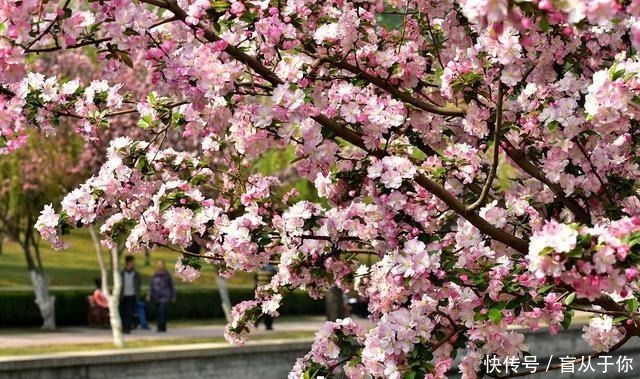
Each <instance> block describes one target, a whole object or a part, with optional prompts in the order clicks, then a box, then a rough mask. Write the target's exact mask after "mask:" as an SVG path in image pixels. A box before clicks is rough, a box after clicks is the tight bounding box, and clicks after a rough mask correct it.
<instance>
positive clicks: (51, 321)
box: [16, 215, 56, 330]
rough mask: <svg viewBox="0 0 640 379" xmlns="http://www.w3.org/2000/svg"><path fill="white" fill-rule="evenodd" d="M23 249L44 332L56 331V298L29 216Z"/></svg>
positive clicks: (29, 216)
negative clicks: (52, 292)
mask: <svg viewBox="0 0 640 379" xmlns="http://www.w3.org/2000/svg"><path fill="white" fill-rule="evenodd" d="M16 238H17V239H18V240H19V238H20V235H19V234H18V233H17V232H16ZM31 247H33V248H34V249H35V250H36V253H37V255H36V257H37V261H34V259H33V255H32V253H31ZM22 249H23V251H24V256H25V258H26V260H27V270H29V278H30V279H31V285H32V286H33V293H34V295H35V297H36V300H35V303H36V305H37V306H38V310H39V311H40V316H41V317H42V330H55V329H56V307H55V303H56V298H55V296H51V294H50V293H49V278H48V277H47V274H45V272H44V267H43V266H42V260H41V259H40V251H39V249H38V244H37V243H36V240H35V237H34V235H33V223H32V218H31V215H28V216H27V226H26V229H25V232H24V241H22Z"/></svg>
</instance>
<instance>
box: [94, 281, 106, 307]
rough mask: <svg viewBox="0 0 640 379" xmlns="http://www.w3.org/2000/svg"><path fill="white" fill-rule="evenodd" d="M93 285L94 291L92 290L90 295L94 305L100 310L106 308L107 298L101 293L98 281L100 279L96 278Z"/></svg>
mask: <svg viewBox="0 0 640 379" xmlns="http://www.w3.org/2000/svg"><path fill="white" fill-rule="evenodd" d="M95 283H96V289H95V290H93V295H91V298H92V299H93V302H94V304H95V305H97V306H98V307H100V308H108V307H109V303H107V297H106V296H105V295H104V293H103V292H102V280H100V278H96V279H95Z"/></svg>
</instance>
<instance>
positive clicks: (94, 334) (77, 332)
mask: <svg viewBox="0 0 640 379" xmlns="http://www.w3.org/2000/svg"><path fill="white" fill-rule="evenodd" d="M323 322H324V317H304V318H301V319H300V320H293V319H290V320H286V321H285V320H278V319H276V320H275V322H274V329H275V330H276V331H290V332H296V331H316V330H317V329H318V328H319V327H320V326H321V325H322V324H323ZM152 326H153V325H152ZM267 333H270V332H268V331H266V330H264V326H263V325H261V326H260V327H259V328H258V329H256V330H255V331H254V332H253V334H267ZM223 334H224V325H220V324H217V325H199V326H174V327H172V325H171V323H169V330H168V331H167V332H166V333H158V332H156V331H155V330H153V329H151V330H139V329H137V330H134V331H132V332H131V334H128V335H125V341H136V340H168V339H178V338H215V337H223ZM111 341H112V339H111V330H110V329H92V328H86V327H73V328H59V329H58V330H56V331H54V332H28V333H23V332H16V333H10V332H7V331H4V332H2V333H0V348H10V347H29V346H46V345H69V344H82V343H109V342H111Z"/></svg>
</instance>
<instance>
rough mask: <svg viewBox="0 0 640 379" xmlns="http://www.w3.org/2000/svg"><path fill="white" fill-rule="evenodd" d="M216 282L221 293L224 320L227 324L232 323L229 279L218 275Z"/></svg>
mask: <svg viewBox="0 0 640 379" xmlns="http://www.w3.org/2000/svg"><path fill="white" fill-rule="evenodd" d="M216 281H217V283H218V291H220V300H221V304H220V305H221V306H222V311H223V312H224V318H226V319H227V322H231V299H230V298H229V288H228V287H227V279H225V278H221V277H220V276H218V275H216Z"/></svg>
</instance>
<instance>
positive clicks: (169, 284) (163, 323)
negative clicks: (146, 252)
mask: <svg viewBox="0 0 640 379" xmlns="http://www.w3.org/2000/svg"><path fill="white" fill-rule="evenodd" d="M147 301H153V302H154V303H155V304H156V317H157V323H158V329H157V330H158V332H166V331H167V305H168V304H169V302H172V303H173V302H175V301H176V290H175V288H174V287H173V280H172V279H171V274H169V271H167V267H166V265H165V263H164V261H163V260H159V261H158V263H157V266H156V272H155V273H154V274H153V277H152V278H151V284H150V285H149V293H148V294H147Z"/></svg>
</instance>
